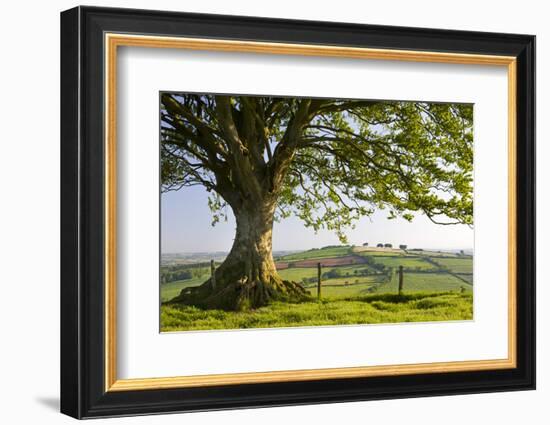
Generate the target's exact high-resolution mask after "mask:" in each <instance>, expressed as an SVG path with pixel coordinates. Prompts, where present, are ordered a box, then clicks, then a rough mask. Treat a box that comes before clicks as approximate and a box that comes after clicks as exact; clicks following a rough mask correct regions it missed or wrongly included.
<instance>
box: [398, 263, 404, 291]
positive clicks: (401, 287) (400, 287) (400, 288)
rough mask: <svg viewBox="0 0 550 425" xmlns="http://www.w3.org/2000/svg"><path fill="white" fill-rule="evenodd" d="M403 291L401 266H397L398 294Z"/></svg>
mask: <svg viewBox="0 0 550 425" xmlns="http://www.w3.org/2000/svg"><path fill="white" fill-rule="evenodd" d="M402 293H403V266H399V295H401V294H402Z"/></svg>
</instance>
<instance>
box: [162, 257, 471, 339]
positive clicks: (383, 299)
mask: <svg viewBox="0 0 550 425" xmlns="http://www.w3.org/2000/svg"><path fill="white" fill-rule="evenodd" d="M350 255H351V256H354V257H353V258H356V259H357V261H358V263H357V264H352V265H337V266H329V267H325V266H323V267H322V270H321V272H322V279H321V297H320V298H319V297H318V293H317V287H318V283H317V273H318V272H317V266H316V262H311V261H309V260H319V263H321V264H322V263H323V261H326V262H327V261H329V259H330V263H329V264H334V262H335V261H336V262H337V260H336V259H338V258H341V257H346V258H350ZM304 260H308V261H309V262H308V263H307V264H308V267H301V266H300V264H303V263H300V261H304ZM276 262H280V264H281V269H280V270H279V271H278V273H279V275H280V277H281V278H283V279H284V280H291V281H295V282H300V283H302V285H303V286H304V287H305V288H306V290H307V291H308V292H309V294H310V296H309V300H306V301H304V302H300V303H282V302H273V303H271V304H269V305H267V306H265V307H261V308H258V309H256V310H252V311H246V312H235V311H223V310H201V309H199V308H196V307H192V306H184V305H180V304H175V303H169V301H170V300H171V299H173V298H174V297H176V296H177V295H178V294H179V293H180V291H181V290H182V289H184V288H187V287H192V286H198V285H200V284H202V283H203V282H204V281H206V280H207V279H208V277H209V269H208V268H206V267H202V266H201V267H197V266H196V265H193V264H191V265H181V266H177V267H176V266H170V267H168V266H164V272H165V273H167V274H169V273H172V277H173V276H176V278H177V277H178V276H187V277H188V278H186V279H178V280H172V281H169V282H164V283H162V284H161V288H160V294H161V302H162V305H161V329H162V331H165V332H168V331H187V330H204V329H236V328H240V329H242V328H270V327H293V326H319V325H344V324H368V323H399V322H424V321H442V320H443V321H448V320H471V319H472V315H473V313H472V305H473V301H472V300H473V260H472V256H468V255H460V254H453V253H446V252H435V251H404V250H403V251H402V250H389V249H388V250H385V249H364V248H355V247H350V246H339V247H334V246H331V247H327V248H321V249H313V250H308V251H304V252H298V253H293V254H289V255H286V256H283V257H279V258H276ZM293 263H295V264H293ZM400 266H402V267H403V270H404V273H403V291H402V294H401V295H399V294H398V284H399V274H398V270H399V267H400ZM162 273H163V269H162V268H161V274H162ZM178 273H179V274H178Z"/></svg>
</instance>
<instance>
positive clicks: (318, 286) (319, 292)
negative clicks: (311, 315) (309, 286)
mask: <svg viewBox="0 0 550 425" xmlns="http://www.w3.org/2000/svg"><path fill="white" fill-rule="evenodd" d="M317 299H319V300H320V299H321V263H317Z"/></svg>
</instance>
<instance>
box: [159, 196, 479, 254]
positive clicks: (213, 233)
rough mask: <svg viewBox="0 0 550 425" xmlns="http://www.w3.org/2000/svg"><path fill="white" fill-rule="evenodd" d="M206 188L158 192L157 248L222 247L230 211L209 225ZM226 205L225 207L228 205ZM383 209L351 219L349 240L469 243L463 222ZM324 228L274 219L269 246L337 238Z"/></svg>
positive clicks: (228, 235)
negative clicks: (390, 214) (391, 215)
mask: <svg viewBox="0 0 550 425" xmlns="http://www.w3.org/2000/svg"><path fill="white" fill-rule="evenodd" d="M207 199H208V194H207V192H206V191H205V190H204V188H202V187H200V186H195V187H185V188H182V189H180V190H179V191H177V192H168V193H164V194H162V197H161V250H162V253H175V252H208V251H228V250H229V249H230V248H231V244H232V242H233V237H234V233H235V222H234V219H233V217H232V215H231V214H229V215H230V217H229V219H228V221H227V222H223V221H222V222H220V223H218V224H217V225H216V226H215V227H212V226H211V221H212V217H211V214H210V210H209V209H208V204H207ZM228 211H229V212H230V211H231V210H230V209H229V208H228ZM386 216H387V215H386V212H384V211H377V212H376V213H375V214H373V215H372V216H371V217H370V218H367V217H365V218H363V219H361V220H359V221H358V222H357V225H356V228H355V229H352V230H349V231H348V232H347V236H348V240H349V243H350V244H355V245H361V244H363V243H364V242H369V245H373V244H374V245H376V244H377V243H379V242H382V243H386V242H388V243H392V244H393V245H394V246H396V245H399V244H406V245H408V246H409V248H415V247H417V248H438V249H472V248H473V243H474V240H473V238H474V232H473V230H472V229H471V228H470V227H468V226H466V225H452V226H441V225H435V224H433V223H432V222H431V221H429V220H428V219H427V218H426V217H425V216H423V215H418V216H417V217H416V218H415V219H414V220H413V222H412V223H409V222H407V221H405V220H402V219H395V220H388V219H387V218H386ZM339 243H340V242H339V241H338V238H337V237H336V235H335V234H334V233H332V232H329V231H320V232H318V233H317V234H315V232H314V231H313V230H311V229H308V228H306V227H305V226H304V224H303V223H302V222H301V221H300V220H299V219H297V218H294V217H291V218H288V219H285V220H283V221H281V222H280V223H275V225H274V228H273V250H275V251H278V250H302V249H310V248H319V247H322V246H325V245H333V244H339Z"/></svg>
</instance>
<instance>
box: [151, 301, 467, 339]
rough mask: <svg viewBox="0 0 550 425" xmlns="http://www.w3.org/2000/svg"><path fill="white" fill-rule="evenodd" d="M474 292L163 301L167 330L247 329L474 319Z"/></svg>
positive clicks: (162, 313)
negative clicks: (245, 304)
mask: <svg viewBox="0 0 550 425" xmlns="http://www.w3.org/2000/svg"><path fill="white" fill-rule="evenodd" d="M472 318H473V311H472V295H471V294H468V293H465V294H458V293H445V292H443V293H442V292H439V293H416V294H406V295H402V296H398V295H390V294H384V295H378V294H377V295H366V296H361V297H353V298H340V299H329V300H322V301H321V302H317V301H310V302H303V303H296V304H291V303H273V304H271V305H269V306H267V307H262V308H259V309H257V310H254V311H250V312H226V311H222V310H201V309H198V308H195V307H188V306H182V305H171V304H169V305H166V304H165V305H162V307H161V324H162V329H161V330H162V331H163V332H171V331H189V330H205V329H247V328H272V327H297V326H322V325H325V326H329V325H346V324H374V323H402V322H431V321H449V320H472Z"/></svg>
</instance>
